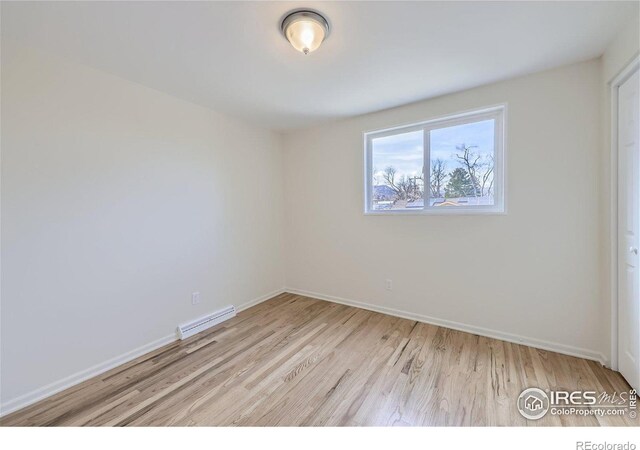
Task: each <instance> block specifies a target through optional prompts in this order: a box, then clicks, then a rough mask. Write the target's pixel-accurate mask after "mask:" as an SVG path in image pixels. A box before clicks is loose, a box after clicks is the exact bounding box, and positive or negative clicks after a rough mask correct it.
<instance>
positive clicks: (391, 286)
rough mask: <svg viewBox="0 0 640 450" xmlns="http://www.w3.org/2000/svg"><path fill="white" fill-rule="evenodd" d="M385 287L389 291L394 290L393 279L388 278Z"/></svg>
mask: <svg viewBox="0 0 640 450" xmlns="http://www.w3.org/2000/svg"><path fill="white" fill-rule="evenodd" d="M385 289H386V290H387V291H392V290H393V281H392V280H387V282H386V284H385Z"/></svg>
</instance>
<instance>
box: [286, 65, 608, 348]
mask: <svg viewBox="0 0 640 450" xmlns="http://www.w3.org/2000/svg"><path fill="white" fill-rule="evenodd" d="M600 76H601V65H600V60H593V61H588V62H584V63H580V64H575V65H571V66H566V67H563V68H560V69H556V70H551V71H547V72H543V73H539V74H535V75H531V76H526V77H522V78H517V79H513V80H509V81H504V82H500V83H497V84H492V85H488V86H484V87H480V88H477V89H472V90H468V91H464V92H460V93H456V94H453V95H447V96H443V97H439V98H435V99H431V100H427V101H423V102H419V103H415V104H411V105H407V106H403V107H400V108H396V109H391V110H387V111H382V112H379V113H375V114H369V115H365V116H361V117H357V118H352V119H347V120H341V121H337V122H333V123H330V124H327V125H324V126H320V127H315V128H311V129H306V130H301V131H297V132H293V133H290V134H288V135H286V136H285V139H284V148H285V173H286V174H287V176H286V179H285V211H286V215H287V219H286V224H285V226H286V236H287V240H286V244H285V245H286V249H287V252H286V274H287V280H286V282H287V286H288V287H290V288H294V289H296V290H299V291H304V292H310V293H316V294H322V295H323V296H326V297H338V298H342V299H346V300H350V301H359V302H364V303H368V304H370V305H372V306H374V307H378V308H380V307H382V308H390V309H392V310H396V311H398V310H399V311H404V312H407V313H411V315H413V316H416V315H422V316H428V317H430V318H432V319H435V320H436V321H439V322H441V323H448V324H449V325H456V324H455V323H457V325H460V326H461V327H463V328H467V329H474V330H478V329H481V330H479V331H481V332H489V333H491V332H492V330H493V331H496V333H493V334H495V335H500V336H503V337H507V338H508V337H510V336H513V335H519V336H524V337H527V338H530V339H529V340H528V342H533V343H536V344H537V345H547V344H548V346H549V347H551V348H556V349H558V350H561V351H565V352H574V353H577V354H581V355H585V356H587V357H592V358H602V354H603V353H604V352H605V350H606V348H605V345H604V344H603V342H602V339H601V334H600V330H601V327H602V321H601V319H600V313H601V303H602V299H601V298H600V288H601V286H600V284H601V282H600V281H601V280H600V275H601V268H600V263H599V259H598V258H599V255H600V253H599V251H600V240H599V239H600V234H599V233H600V227H599V217H600V216H599V213H600V205H599V201H600V197H599V195H600V193H599V191H598V186H599V185H598V181H597V180H598V177H599V161H600V152H601V145H600V144H601V130H600V124H601V117H600V101H601V97H600V93H601V81H600ZM425 83H428V74H425ZM371 95H375V93H374V92H372V93H371ZM502 102H507V103H508V113H507V142H506V154H507V163H506V174H507V209H508V214H507V215H493V216H365V215H363V195H364V192H363V185H364V179H363V176H364V175H363V172H364V170H363V164H364V163H363V138H362V132H363V131H368V130H375V129H377V128H386V127H390V126H393V125H398V124H404V123H411V122H416V121H421V120H425V119H430V118H434V117H438V116H443V115H448V114H452V113H455V112H459V111H466V110H469V109H473V108H479V107H485V106H489V105H495V104H498V103H502ZM385 279H392V280H393V291H391V292H389V291H386V290H385ZM446 321H451V322H455V323H453V324H452V323H450V322H446Z"/></svg>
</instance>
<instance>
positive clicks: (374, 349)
mask: <svg viewBox="0 0 640 450" xmlns="http://www.w3.org/2000/svg"><path fill="white" fill-rule="evenodd" d="M530 386H536V387H540V388H542V389H545V388H564V389H569V390H573V389H584V390H588V389H589V390H591V389H592V390H596V391H608V392H613V391H617V392H621V391H625V390H628V389H629V386H628V385H627V383H626V382H625V381H624V379H623V378H622V377H621V376H620V375H619V374H618V373H616V372H612V371H610V370H608V369H605V368H603V367H601V366H600V365H599V364H598V363H596V362H593V361H587V360H584V359H580V358H574V357H570V356H564V355H560V354H557V353H552V352H547V351H542V350H537V349H534V348H531V347H526V346H522V345H517V344H511V343H508V342H503V341H499V340H495V339H490V338H485V337H480V336H476V335H472V334H468V333H463V332H459V331H454V330H450V329H447V328H442V327H438V326H434V325H427V324H424V323H419V322H414V321H411V320H406V319H400V318H397V317H392V316H388V315H385V314H380V313H375V312H371V311H367V310H363V309H357V308H353V307H349V306H344V305H339V304H335V303H329V302H325V301H321V300H315V299H311V298H308V297H302V296H298V295H293V294H282V295H280V296H278V297H275V298H273V299H271V300H269V301H267V302H264V303H261V304H259V305H257V306H254V307H252V308H250V309H248V310H246V311H244V312H242V313H240V314H238V316H237V317H235V318H233V319H231V320H229V321H227V322H224V323H222V324H220V325H218V326H216V327H214V328H212V329H210V330H207V331H206V332H204V333H201V334H200V335H197V336H193V337H192V338H190V339H188V340H185V341H181V342H175V343H172V344H169V345H167V346H165V347H163V348H161V349H158V350H156V351H154V352H152V353H149V354H147V355H145V356H143V357H140V358H138V359H136V360H134V361H132V362H130V363H127V364H125V365H123V366H121V367H118V368H116V369H113V370H111V371H109V372H107V373H105V374H103V375H101V376H99V377H96V378H93V379H91V380H88V381H86V382H84V383H82V384H80V385H78V386H75V387H73V388H71V389H68V390H66V391H64V392H61V393H59V394H57V395H55V396H53V397H51V398H49V399H46V400H44V401H42V402H39V403H37V404H35V405H32V406H30V407H28V408H26V409H24V410H21V411H18V412H16V413H14V414H11V415H9V416H7V417H5V418H3V419H1V420H0V424H1V425H5V426H8V425H118V426H119V425H154V426H156V425H257V426H260V425H289V426H292V425H293V426H296V425H302V426H304V425H313V426H319V425H348V426H359V425H522V426H532V425H592V426H595V425H638V423H637V422H636V421H635V420H632V419H628V418H623V417H593V416H591V417H579V416H562V417H558V416H551V415H549V414H547V416H546V417H544V418H543V419H541V420H538V421H527V420H525V419H524V418H522V417H521V416H520V414H519V413H518V411H517V409H516V399H517V397H518V395H519V394H520V392H521V391H522V389H523V388H525V387H530Z"/></svg>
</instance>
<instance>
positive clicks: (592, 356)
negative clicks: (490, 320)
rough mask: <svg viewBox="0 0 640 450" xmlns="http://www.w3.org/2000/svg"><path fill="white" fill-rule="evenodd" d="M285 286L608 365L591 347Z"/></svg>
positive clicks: (323, 298)
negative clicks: (561, 342) (586, 347)
mask: <svg viewBox="0 0 640 450" xmlns="http://www.w3.org/2000/svg"><path fill="white" fill-rule="evenodd" d="M284 290H285V292H289V293H291V294H298V295H304V296H305V297H313V298H317V299H320V300H326V301H329V302H333V303H340V304H342V305H347V306H354V307H356V308H362V309H367V310H369V311H375V312H379V313H383V314H388V315H390V316H396V317H402V318H403V319H409V320H415V321H418V322H424V323H428V324H432V325H438V326H441V327H445V328H451V329H453V330H458V331H464V332H467V333H471V334H477V335H479V336H485V337H490V338H494V339H499V340H501V341H507V342H513V343H515V344H522V345H527V346H529V347H534V348H539V349H541V350H548V351H552V352H556V353H562V354H563V355H569V356H576V357H578V358H585V359H589V360H592V361H597V362H599V363H600V364H602V365H603V366H608V361H607V358H606V357H605V356H604V355H603V354H602V353H600V352H596V351H594V350H587V349H584V348H579V347H573V346H571V345H565V344H559V343H556V342H549V341H545V340H542V339H536V338H531V337H526V336H520V335H517V334H512V333H505V332H503V331H497V330H491V329H489V328H483V327H478V326H475V325H468V324H464V323H459V322H453V321H451V320H445V319H438V318H435V317H430V316H425V315H422V314H416V313H411V312H407V311H402V310H399V309H393V308H387V307H384V306H377V305H372V304H370V303H365V302H359V301H355V300H349V299H346V298H342V297H335V296H333V295H325V294H320V293H318V292H310V291H305V290H303V289H296V288H285V289H284Z"/></svg>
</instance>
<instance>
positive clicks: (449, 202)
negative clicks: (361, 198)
mask: <svg viewBox="0 0 640 450" xmlns="http://www.w3.org/2000/svg"><path fill="white" fill-rule="evenodd" d="M503 130H504V106H500V107H494V108H488V109H483V110H481V111H474V112H471V113H465V114H460V115H456V116H451V117H445V118H442V119H436V120H430V121H428V122H423V123H419V124H415V125H408V126H403V127H398V128H393V129H388V130H381V131H373V132H370V133H365V147H366V157H365V160H366V174H365V179H366V180H367V183H366V195H365V202H366V205H365V213H368V214H394V213H399V214H406V213H418V214H432V213H444V214H449V213H452V214H457V213H469V214H475V213H501V212H504V173H503V162H504V136H503ZM425 174H426V176H425Z"/></svg>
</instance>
